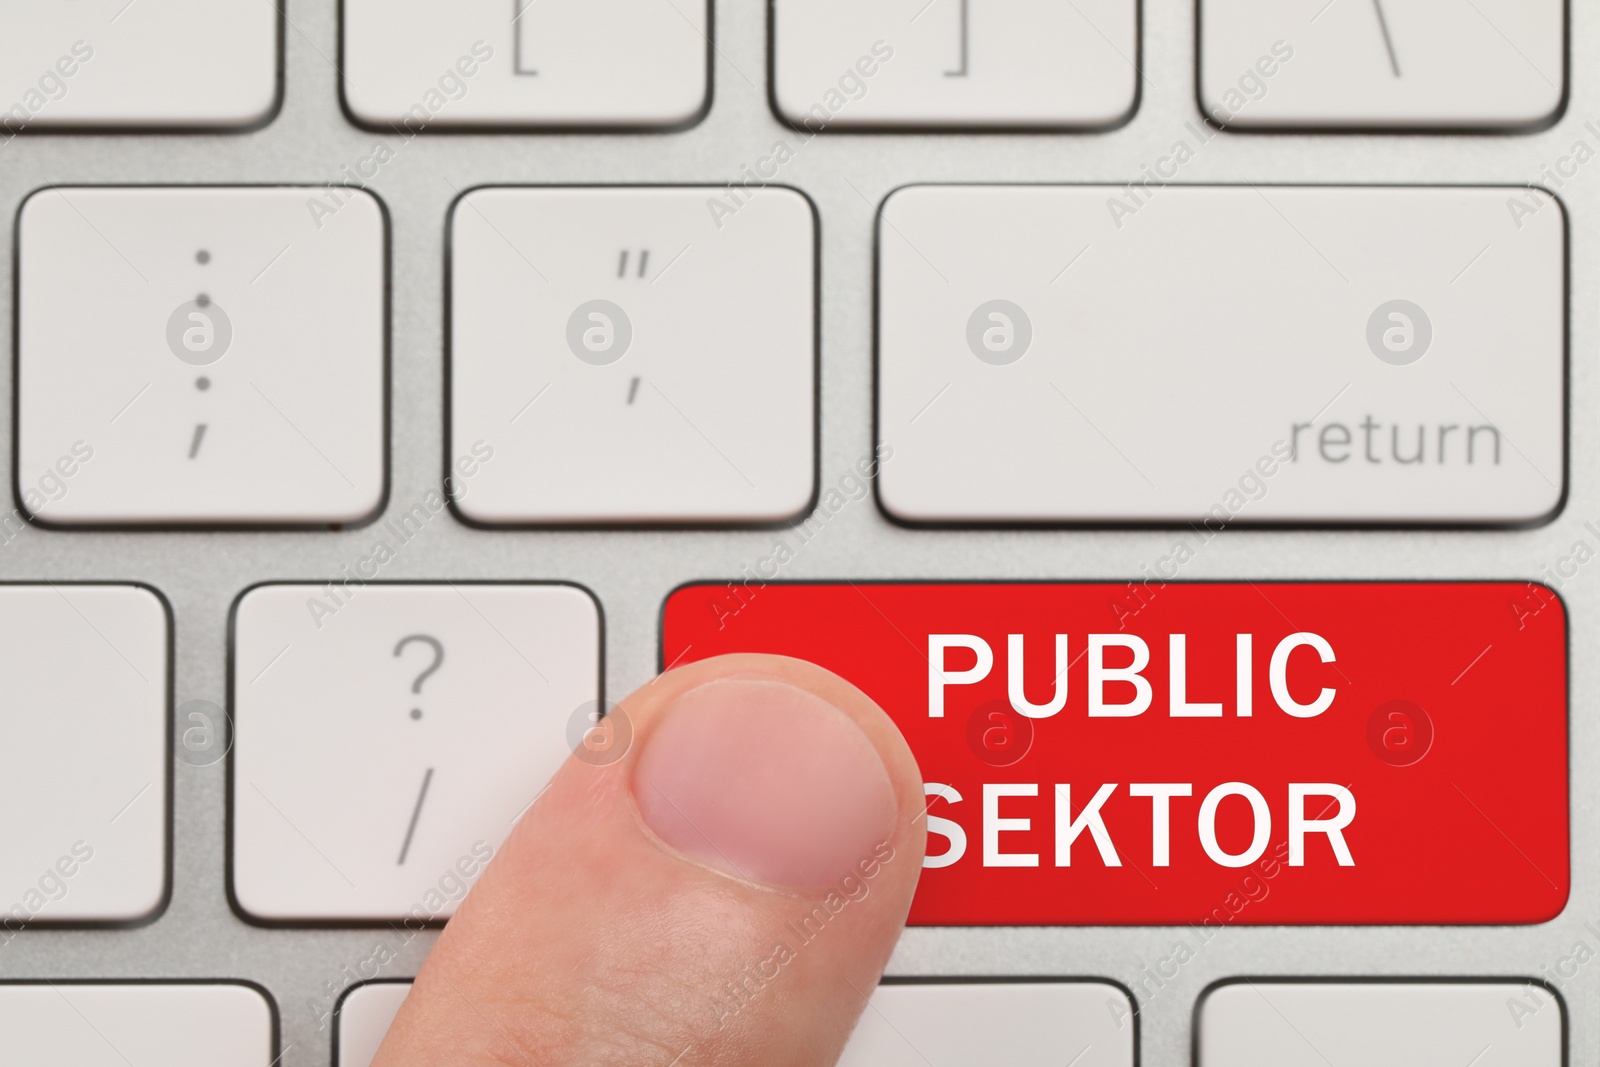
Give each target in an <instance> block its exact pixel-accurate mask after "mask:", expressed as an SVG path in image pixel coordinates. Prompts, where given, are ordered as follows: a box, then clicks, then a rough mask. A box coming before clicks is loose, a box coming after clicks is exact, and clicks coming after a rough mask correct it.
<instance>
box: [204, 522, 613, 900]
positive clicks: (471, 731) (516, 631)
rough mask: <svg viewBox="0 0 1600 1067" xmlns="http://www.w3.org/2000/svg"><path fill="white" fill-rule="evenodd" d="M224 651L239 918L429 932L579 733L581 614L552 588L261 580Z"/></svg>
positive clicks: (591, 608) (588, 635)
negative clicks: (427, 926)
mask: <svg viewBox="0 0 1600 1067" xmlns="http://www.w3.org/2000/svg"><path fill="white" fill-rule="evenodd" d="M437 521H441V522H442V521H445V520H444V519H442V518H441V519H439V520H437ZM373 537H374V541H375V543H376V544H387V545H389V546H391V547H395V546H399V547H398V550H399V551H402V552H403V551H404V547H403V544H404V539H403V538H402V537H401V536H400V535H399V533H397V532H396V530H395V528H394V526H393V523H392V520H391V522H388V523H385V524H383V525H382V526H379V527H375V528H374V531H373ZM374 551H377V550H376V549H375V550H374ZM233 657H234V658H233V709H234V747H233V752H232V757H231V758H232V759H233V783H232V788H233V820H234V824H233V886H232V889H233V896H234V899H235V901H236V902H237V904H238V906H239V908H240V909H241V910H242V911H244V912H245V913H247V914H249V915H251V916H253V917H256V918H259V919H265V920H269V921H285V922H295V921H305V920H323V919H328V920H338V919H352V920H389V921H394V920H400V919H411V920H415V921H418V922H425V921H434V920H443V919H446V918H448V917H449V916H450V915H451V914H453V913H454V912H455V907H456V905H457V904H458V903H459V902H460V900H461V898H462V897H463V896H465V895H466V890H467V887H468V886H470V885H471V883H472V881H473V880H474V879H475V878H476V877H477V875H478V874H479V873H480V872H481V870H482V868H483V866H484V864H486V863H487V862H488V859H489V858H490V856H492V854H493V852H494V850H496V849H498V848H499V846H500V843H501V841H503V840H504V839H505V836H506V834H508V833H509V832H510V830H511V827H512V824H513V823H514V822H515V821H516V819H517V818H518V817H519V816H520V815H521V814H522V812H523V811H524V810H525V809H526V808H527V806H528V804H529V803H530V802H531V801H532V800H533V799H534V797H535V796H537V795H538V793H539V791H540V790H541V789H543V788H544V785H545V783H546V782H547V781H548V780H549V778H550V776H551V775H552V774H553V773H555V770H556V768H557V767H559V766H560V765H561V763H562V761H563V760H564V759H565V758H566V756H567V754H568V752H569V751H570V749H569V738H568V730H569V729H570V728H572V724H573V723H574V722H580V723H581V724H582V726H583V727H587V725H588V723H589V720H588V719H587V718H585V716H587V715H588V714H589V713H590V712H592V711H593V710H594V706H595V705H594V702H595V701H597V700H598V699H599V686H600V611H599V606H598V605H597V604H596V603H595V601H594V598H593V597H591V596H590V595H589V594H588V593H587V592H586V591H585V590H583V589H580V588H577V587H576V586H570V585H553V584H492V585H475V584H472V583H446V584H443V585H405V584H402V585H365V586H363V585H360V584H359V583H358V582H351V583H350V584H349V585H348V586H346V585H344V584H340V583H335V584H334V585H333V586H331V587H328V586H322V587H318V586H315V585H265V586H259V587H257V588H255V589H251V590H249V591H247V592H246V593H245V594H244V595H243V596H241V597H240V599H239V601H238V603H237V604H236V605H235V608H234V647H233ZM578 736H579V737H581V736H582V733H581V729H580V730H579V734H578Z"/></svg>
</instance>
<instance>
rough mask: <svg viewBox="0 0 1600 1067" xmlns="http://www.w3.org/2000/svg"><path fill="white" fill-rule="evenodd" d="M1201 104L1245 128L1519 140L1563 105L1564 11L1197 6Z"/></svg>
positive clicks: (1552, 3) (1278, 0)
mask: <svg viewBox="0 0 1600 1067" xmlns="http://www.w3.org/2000/svg"><path fill="white" fill-rule="evenodd" d="M1199 20H1200V26H1199V32H1200V105H1201V107H1202V109H1203V110H1204V111H1205V113H1206V114H1207V115H1209V116H1211V118H1212V119H1213V120H1214V121H1216V122H1217V123H1219V124H1221V125H1225V126H1228V127H1235V128H1239V129H1252V128H1269V129H1270V128H1285V127H1289V128H1307V129H1310V128H1316V127H1328V128H1338V127H1345V128H1358V129H1359V128H1369V129H1370V128H1382V127H1393V128H1419V127H1420V128H1438V129H1459V128H1473V129H1519V128H1527V127H1532V126H1540V125H1543V124H1545V123H1547V122H1550V121H1552V120H1554V118H1555V116H1556V114H1557V113H1558V112H1559V111H1560V109H1561V107H1562V104H1563V101H1564V99H1565V96H1566V90H1565V86H1566V80H1567V69H1566V54H1567V44H1566V4H1565V3H1564V0H1472V2H1470V3H1461V2H1459V0H1348V2H1346V3H1339V4H1330V3H1328V2H1327V0H1200V6H1199Z"/></svg>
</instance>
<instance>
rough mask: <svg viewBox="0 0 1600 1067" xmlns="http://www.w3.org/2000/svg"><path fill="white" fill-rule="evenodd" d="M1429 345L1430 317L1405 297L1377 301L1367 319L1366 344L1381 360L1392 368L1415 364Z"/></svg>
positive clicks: (1426, 351) (1431, 331)
mask: <svg viewBox="0 0 1600 1067" xmlns="http://www.w3.org/2000/svg"><path fill="white" fill-rule="evenodd" d="M1432 344H1433V322H1432V320H1430V319H1429V318H1428V313H1427V312H1426V311H1423V310H1422V309H1421V308H1420V307H1418V306H1417V305H1415V304H1413V303H1412V302H1411V301H1409V300H1391V301H1389V302H1388V303H1386V304H1380V305H1378V310H1376V311H1374V312H1373V313H1372V316H1371V317H1370V318H1368V319H1367V347H1369V348H1371V349H1372V354H1373V355H1375V356H1377V357H1378V358H1379V359H1381V360H1383V361H1384V362H1385V363H1388V364H1391V365H1393V366H1396V367H1404V366H1407V365H1409V364H1412V363H1415V362H1416V361H1417V360H1419V359H1421V358H1422V357H1423V356H1425V355H1427V354H1428V348H1429V346H1430V345H1432Z"/></svg>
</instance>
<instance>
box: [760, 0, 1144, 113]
mask: <svg viewBox="0 0 1600 1067" xmlns="http://www.w3.org/2000/svg"><path fill="white" fill-rule="evenodd" d="M772 19H773V34H772V37H773V52H772V90H773V99H774V101H775V103H776V106H777V109H778V112H779V114H780V115H781V116H782V117H783V118H784V119H786V120H787V121H788V122H790V123H791V124H793V125H795V126H798V127H801V128H803V129H805V130H806V131H808V132H810V133H820V132H822V131H824V130H828V129H847V128H874V127H877V128H894V127H928V126H932V127H967V128H983V127H1000V128H1027V127H1035V128H1038V127H1054V128H1061V127H1069V128H1081V127H1106V126H1112V125H1115V124H1117V123H1119V122H1122V121H1124V120H1125V119H1127V118H1128V116H1130V115H1131V114H1132V113H1133V109H1134V106H1135V103H1136V101H1137V100H1138V95H1139V86H1138V77H1139V75H1138V70H1137V68H1136V66H1135V63H1136V62H1137V60H1138V56H1139V10H1138V3H1137V0H1077V2H1075V3H1070V4H1060V3H1056V2H1054V0H1005V2H1001V3H994V2H991V0H775V3H774V4H773V11H772Z"/></svg>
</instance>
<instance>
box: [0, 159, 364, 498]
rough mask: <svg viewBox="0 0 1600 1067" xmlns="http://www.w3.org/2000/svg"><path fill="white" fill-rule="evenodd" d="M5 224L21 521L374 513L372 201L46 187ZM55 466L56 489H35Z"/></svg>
mask: <svg viewBox="0 0 1600 1067" xmlns="http://www.w3.org/2000/svg"><path fill="white" fill-rule="evenodd" d="M19 228H20V236H19V240H18V246H19V257H20V268H19V270H20V282H19V286H18V289H19V292H18V329H17V337H18V354H17V359H18V364H19V371H18V387H19V388H18V429H17V441H18V450H17V457H18V459H17V462H18V470H17V483H18V485H19V486H20V487H21V488H22V489H23V490H24V496H23V500H24V503H25V504H26V506H27V507H28V509H29V511H31V512H32V513H33V514H34V515H35V516H37V517H39V518H40V519H42V520H43V521H45V522H47V523H50V524H60V525H104V524H114V525H140V524H145V525H179V524H185V523H198V524H264V525H310V524H330V523H350V522H356V521H359V520H361V519H363V518H366V517H367V516H369V515H371V514H372V513H373V512H374V511H375V510H376V509H377V507H378V506H379V503H380V502H381V501H382V499H383V496H384V478H385V470H384V467H385V456H384V446H385V441H384V433H385V431H384V418H385V412H384V377H385V360H386V354H385V314H386V309H385V301H386V299H387V298H386V294H385V289H386V286H385V272H386V264H385V245H386V224H385V221H384V214H383V209H382V208H381V207H380V206H379V204H378V202H377V200H375V199H374V198H373V197H372V196H370V195H368V194H367V193H364V192H359V191H355V190H349V191H341V192H340V193H337V194H334V193H330V192H329V191H328V190H326V189H320V188H294V187H281V188H203V187H195V188H65V189H48V190H42V191H40V192H37V193H35V194H34V195H33V196H31V197H29V198H28V200H27V202H26V203H25V204H24V205H23V208H22V214H21V221H20V224H19ZM87 453H92V459H91V458H86V455H87ZM74 457H76V458H77V459H78V460H81V462H76V463H71V465H72V467H73V473H71V474H70V476H67V475H66V472H65V470H63V469H62V465H63V463H68V462H71V461H72V460H73V459H74ZM52 470H61V471H62V474H63V476H64V477H65V482H66V487H65V489H64V490H61V491H60V492H51V491H48V490H47V487H44V486H43V485H42V482H43V480H44V479H46V478H48V477H50V474H51V472H52ZM30 489H38V490H39V492H37V493H34V494H32V495H29V493H28V490H30Z"/></svg>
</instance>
